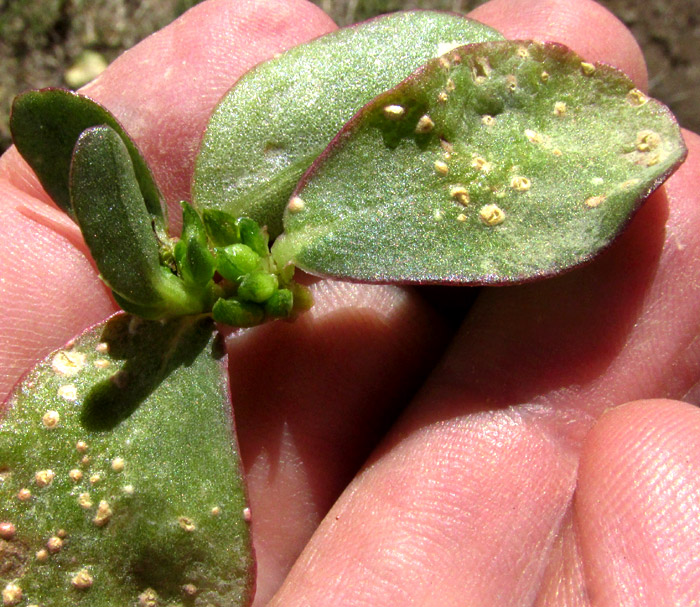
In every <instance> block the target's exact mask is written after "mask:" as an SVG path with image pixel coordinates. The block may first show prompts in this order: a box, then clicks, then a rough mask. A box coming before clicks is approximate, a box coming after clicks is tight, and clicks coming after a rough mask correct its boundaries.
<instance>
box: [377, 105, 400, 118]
mask: <svg viewBox="0 0 700 607" xmlns="http://www.w3.org/2000/svg"><path fill="white" fill-rule="evenodd" d="M382 112H383V113H384V116H386V117H387V118H388V119H389V120H398V119H399V118H401V117H402V116H403V115H404V114H405V113H406V108H404V107H403V106H402V105H397V104H394V105H385V106H384V107H383V108H382Z"/></svg>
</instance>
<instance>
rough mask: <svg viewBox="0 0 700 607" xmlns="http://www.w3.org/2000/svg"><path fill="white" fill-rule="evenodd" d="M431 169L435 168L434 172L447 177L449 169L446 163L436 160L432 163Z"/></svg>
mask: <svg viewBox="0 0 700 607" xmlns="http://www.w3.org/2000/svg"><path fill="white" fill-rule="evenodd" d="M433 167H434V168H435V172H436V173H439V174H440V175H447V173H449V172H450V167H449V166H447V163H446V162H445V161H444V160H436V161H435V162H434V163H433Z"/></svg>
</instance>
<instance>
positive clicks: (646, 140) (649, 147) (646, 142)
mask: <svg viewBox="0 0 700 607" xmlns="http://www.w3.org/2000/svg"><path fill="white" fill-rule="evenodd" d="M660 145H661V136H660V135H659V134H658V133H657V132H656V131H652V130H649V129H644V130H641V131H639V132H638V133H637V138H636V141H635V147H636V148H637V151H639V152H651V151H653V150H655V149H656V148H658V147H659V146H660Z"/></svg>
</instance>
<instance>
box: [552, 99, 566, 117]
mask: <svg viewBox="0 0 700 607" xmlns="http://www.w3.org/2000/svg"><path fill="white" fill-rule="evenodd" d="M552 114H554V115H555V116H566V103H564V102H563V101H555V102H554V109H553V110H552Z"/></svg>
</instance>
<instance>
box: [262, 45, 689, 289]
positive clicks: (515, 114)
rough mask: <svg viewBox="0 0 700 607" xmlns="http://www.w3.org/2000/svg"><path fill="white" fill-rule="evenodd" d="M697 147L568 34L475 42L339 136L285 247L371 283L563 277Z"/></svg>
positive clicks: (310, 267) (311, 182) (305, 261)
mask: <svg viewBox="0 0 700 607" xmlns="http://www.w3.org/2000/svg"><path fill="white" fill-rule="evenodd" d="M428 120H429V122H428ZM431 124H432V125H433V126H431ZM685 153H686V152H685V146H684V144H683V141H682V139H681V135H680V131H679V128H678V125H677V124H676V122H675V119H674V118H673V116H672V114H671V113H670V112H669V111H668V109H667V108H666V107H665V106H663V105H661V104H660V103H658V102H657V101H655V100H653V99H649V98H648V97H646V96H645V95H643V94H642V93H641V92H640V91H638V90H637V89H635V88H634V86H633V84H632V83H631V81H630V80H629V79H628V78H627V77H626V76H624V75H623V74H622V73H620V72H619V71H617V70H615V69H613V68H611V67H609V66H605V65H595V66H594V65H591V64H587V63H584V62H582V60H581V58H580V57H578V56H577V55H576V54H574V53H573V52H572V51H570V50H568V49H566V48H565V47H563V46H561V45H557V44H551V43H548V44H540V43H533V42H488V43H484V44H474V45H469V46H465V47H463V48H460V49H455V50H454V51H452V52H451V53H449V54H448V55H446V56H444V57H442V58H439V59H437V60H433V61H431V62H430V63H429V64H428V65H427V66H425V67H424V68H422V69H420V70H418V71H417V72H416V73H415V74H414V75H412V76H411V77H410V78H408V79H406V80H405V81H404V82H403V83H402V84H400V85H399V86H397V87H396V88H395V89H393V90H390V91H388V92H386V93H385V94H383V95H380V96H379V97H378V98H376V99H375V100H373V101H372V102H370V103H369V104H367V106H365V107H364V108H363V109H362V110H361V111H360V112H359V113H358V114H357V115H356V116H355V117H354V118H353V120H352V121H351V122H350V123H349V124H348V125H347V126H346V127H345V128H344V129H343V130H342V131H341V132H340V134H339V135H338V136H337V137H336V139H335V140H334V141H333V143H332V144H331V145H330V146H329V147H328V149H327V150H326V152H324V154H323V155H322V156H321V157H320V158H319V159H318V160H317V161H316V162H315V163H314V165H313V166H312V168H311V169H310V170H309V171H308V173H307V174H306V175H305V176H304V178H303V179H302V181H301V182H300V185H299V187H298V188H297V190H296V191H295V193H294V196H295V198H293V199H292V203H290V205H289V207H288V209H287V211H286V212H285V218H284V226H285V235H284V236H283V237H282V239H281V240H280V241H279V242H278V243H276V248H277V254H278V255H279V256H280V257H281V258H283V259H291V260H293V261H294V263H296V264H297V265H298V266H299V267H301V268H302V269H304V270H307V271H309V272H312V273H316V274H321V275H332V276H335V277H341V278H348V279H353V280H358V281H368V282H386V281H392V282H393V281H402V282H404V281H405V282H416V283H461V284H502V283H517V282H522V281H527V280H530V279H533V278H537V277H543V276H547V275H552V274H555V273H558V272H561V271H563V270H565V269H567V268H570V267H573V266H575V265H578V264H581V263H583V262H586V261H587V260H589V259H590V258H591V257H592V256H593V255H595V254H596V253H597V252H599V251H600V250H601V249H603V248H604V247H606V246H607V245H608V244H609V243H610V242H611V241H612V239H613V238H614V237H615V236H616V235H617V234H618V233H619V232H620V230H621V229H622V228H623V227H624V226H625V225H626V224H627V222H628V221H629V218H630V217H631V215H632V214H633V213H634V212H635V210H636V209H637V208H638V207H639V205H640V204H641V202H642V201H643V199H644V198H645V197H646V196H648V195H649V193H651V191H653V189H654V188H656V187H657V186H658V185H659V184H660V183H661V182H662V181H663V180H664V179H665V178H666V177H667V176H668V175H669V174H670V173H671V172H672V171H673V170H674V168H675V167H676V166H678V164H680V162H682V160H683V158H684V156H685Z"/></svg>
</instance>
